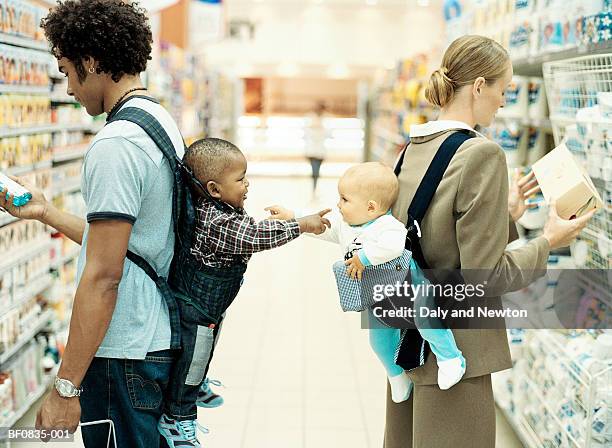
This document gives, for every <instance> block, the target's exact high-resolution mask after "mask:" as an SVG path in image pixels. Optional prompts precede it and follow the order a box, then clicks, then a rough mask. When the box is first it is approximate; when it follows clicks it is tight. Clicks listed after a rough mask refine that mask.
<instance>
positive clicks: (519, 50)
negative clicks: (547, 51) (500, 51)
mask: <svg viewBox="0 0 612 448" xmlns="http://www.w3.org/2000/svg"><path fill="white" fill-rule="evenodd" d="M537 26H538V22H537V19H535V18H533V17H525V18H524V19H522V20H520V21H517V22H516V23H515V24H514V25H512V26H511V29H510V36H509V40H508V46H507V48H508V51H509V53H510V55H511V56H512V57H513V58H516V59H518V58H526V57H528V56H530V55H531V54H532V53H533V42H534V38H533V35H534V33H535V30H536V29H537Z"/></svg>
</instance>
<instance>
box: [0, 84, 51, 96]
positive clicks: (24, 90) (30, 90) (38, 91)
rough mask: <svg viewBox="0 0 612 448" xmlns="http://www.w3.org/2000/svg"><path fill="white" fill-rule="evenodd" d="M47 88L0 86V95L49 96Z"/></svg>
mask: <svg viewBox="0 0 612 448" xmlns="http://www.w3.org/2000/svg"><path fill="white" fill-rule="evenodd" d="M49 92H50V90H49V86H22V85H14V84H0V93H20V94H25V95H49Z"/></svg>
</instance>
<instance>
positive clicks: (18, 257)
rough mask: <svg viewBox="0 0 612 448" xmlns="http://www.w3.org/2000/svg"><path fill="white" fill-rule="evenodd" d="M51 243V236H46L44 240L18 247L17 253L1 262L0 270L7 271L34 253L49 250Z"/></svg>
mask: <svg viewBox="0 0 612 448" xmlns="http://www.w3.org/2000/svg"><path fill="white" fill-rule="evenodd" d="M50 245H51V241H50V239H49V238H45V239H44V240H42V241H38V242H36V243H32V244H29V245H28V246H27V247H25V248H18V251H17V253H16V254H14V256H13V257H10V258H9V260H5V261H4V263H1V262H0V272H4V271H7V270H9V269H11V268H13V267H15V266H18V265H20V264H21V263H23V262H24V261H26V260H29V259H30V258H32V257H33V256H34V255H36V254H38V253H40V252H43V251H45V250H49V246H50Z"/></svg>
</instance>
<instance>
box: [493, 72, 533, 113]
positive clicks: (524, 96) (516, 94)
mask: <svg viewBox="0 0 612 448" xmlns="http://www.w3.org/2000/svg"><path fill="white" fill-rule="evenodd" d="M528 100H529V83H528V78H525V77H523V76H513V77H512V82H511V83H510V86H509V87H508V88H507V89H506V105H505V106H504V107H503V108H501V109H500V110H499V113H498V114H499V116H500V117H509V118H524V117H526V116H527V105H528Z"/></svg>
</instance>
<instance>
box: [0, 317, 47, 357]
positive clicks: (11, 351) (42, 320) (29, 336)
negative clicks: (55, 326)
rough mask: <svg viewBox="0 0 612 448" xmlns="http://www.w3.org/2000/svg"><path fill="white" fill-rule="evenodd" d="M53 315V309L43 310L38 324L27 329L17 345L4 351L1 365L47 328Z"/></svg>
mask: <svg viewBox="0 0 612 448" xmlns="http://www.w3.org/2000/svg"><path fill="white" fill-rule="evenodd" d="M53 315H54V311H53V310H46V311H45V312H43V313H42V314H41V315H40V317H39V318H38V322H37V323H36V325H34V327H32V328H31V329H30V330H29V331H26V332H25V333H24V334H23V335H22V336H21V337H20V338H19V340H18V341H17V343H15V345H13V346H12V347H11V348H10V349H9V350H8V351H6V352H4V353H2V354H1V355H0V366H2V365H3V364H4V363H5V362H7V361H8V360H9V359H10V358H12V357H13V355H15V354H16V353H17V352H18V351H20V350H21V349H22V348H23V347H24V346H25V345H26V344H27V343H28V342H30V340H31V339H32V338H33V337H34V336H36V334H37V333H39V332H40V331H41V330H42V329H43V328H45V327H46V326H47V323H48V322H49V320H50V319H52V318H53Z"/></svg>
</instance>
